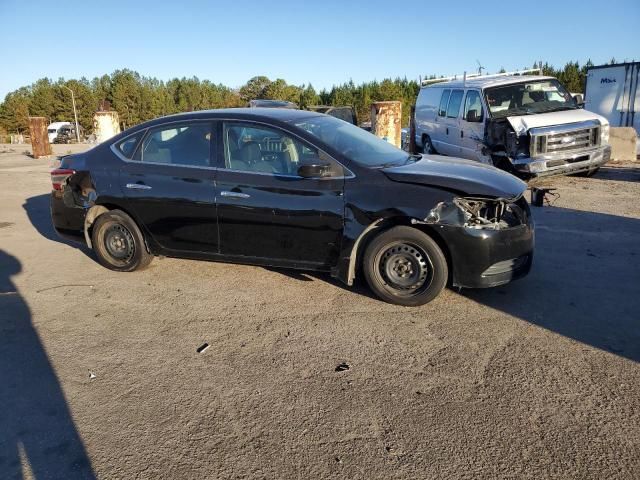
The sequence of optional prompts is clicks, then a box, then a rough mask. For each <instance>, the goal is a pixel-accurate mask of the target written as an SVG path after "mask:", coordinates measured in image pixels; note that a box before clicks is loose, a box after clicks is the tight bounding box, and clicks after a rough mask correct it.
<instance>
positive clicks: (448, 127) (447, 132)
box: [447, 127, 449, 135]
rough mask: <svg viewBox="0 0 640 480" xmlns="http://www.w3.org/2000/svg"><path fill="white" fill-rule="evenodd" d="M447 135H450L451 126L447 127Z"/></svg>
mask: <svg viewBox="0 0 640 480" xmlns="http://www.w3.org/2000/svg"><path fill="white" fill-rule="evenodd" d="M447 135H449V127H447Z"/></svg>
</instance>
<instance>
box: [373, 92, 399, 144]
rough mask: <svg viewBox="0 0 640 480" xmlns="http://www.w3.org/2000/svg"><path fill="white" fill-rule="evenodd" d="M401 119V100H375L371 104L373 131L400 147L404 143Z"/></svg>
mask: <svg viewBox="0 0 640 480" xmlns="http://www.w3.org/2000/svg"><path fill="white" fill-rule="evenodd" d="M401 120H402V103H401V102H396V101H393V102H374V103H373V104H372V105H371V133H373V134H374V135H375V136H377V137H380V138H382V139H384V140H386V141H387V142H389V143H392V144H393V145H395V146H396V147H398V148H400V147H401V144H402V135H401V131H400V122H401Z"/></svg>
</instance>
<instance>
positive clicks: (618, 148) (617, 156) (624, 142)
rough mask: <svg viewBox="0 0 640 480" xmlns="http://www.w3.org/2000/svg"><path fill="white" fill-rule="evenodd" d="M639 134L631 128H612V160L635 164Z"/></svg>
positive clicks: (610, 134)
mask: <svg viewBox="0 0 640 480" xmlns="http://www.w3.org/2000/svg"><path fill="white" fill-rule="evenodd" d="M637 140H638V134H637V133H636V131H635V130H634V129H633V128H631V127H611V129H610V130H609V144H610V145H611V159H612V160H613V161H614V162H635V161H636V160H637V151H636V142H637Z"/></svg>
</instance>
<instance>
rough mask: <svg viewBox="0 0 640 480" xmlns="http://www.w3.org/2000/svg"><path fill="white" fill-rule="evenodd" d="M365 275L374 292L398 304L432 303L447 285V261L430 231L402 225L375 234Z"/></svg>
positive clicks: (366, 253) (364, 265)
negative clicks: (429, 233) (431, 236)
mask: <svg viewBox="0 0 640 480" xmlns="http://www.w3.org/2000/svg"><path fill="white" fill-rule="evenodd" d="M363 262H364V263H363V269H364V275H365V278H366V280H367V283H368V284H369V287H370V288H371V290H373V292H374V293H375V294H376V295H377V296H378V297H379V298H380V299H382V300H384V301H385V302H389V303H394V304H396V305H403V306H407V307H415V306H418V305H424V304H425V303H428V302H430V301H431V300H433V299H434V298H436V296H438V294H439V293H440V292H441V291H442V289H443V288H444V287H445V285H446V284H447V278H448V276H449V271H448V268H447V260H446V259H445V256H444V254H443V253H442V250H440V247H438V244H437V243H436V242H434V241H433V240H432V239H431V238H430V237H429V236H428V235H427V234H426V233H424V232H421V231H420V230H417V229H415V228H411V227H405V226H399V227H394V228H391V229H389V230H387V231H385V232H383V233H381V234H380V235H378V236H377V237H375V238H374V239H373V240H372V241H371V243H370V244H369V245H368V246H367V249H366V250H365V254H364V259H363Z"/></svg>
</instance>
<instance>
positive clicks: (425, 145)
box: [422, 135, 438, 154]
mask: <svg viewBox="0 0 640 480" xmlns="http://www.w3.org/2000/svg"><path fill="white" fill-rule="evenodd" d="M422 153H427V154H429V153H430V154H436V153H438V152H436V149H435V148H433V143H431V137H430V136H429V135H424V136H423V137H422Z"/></svg>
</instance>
